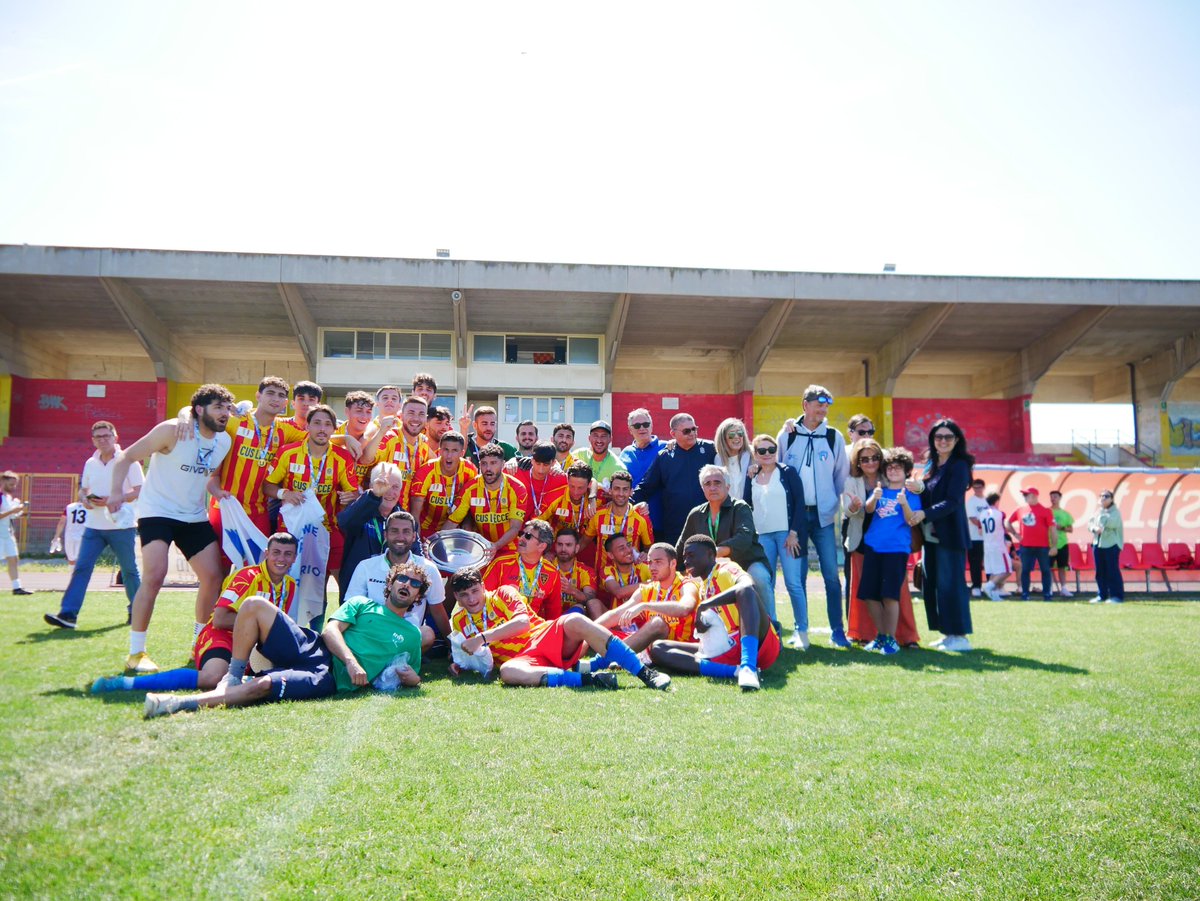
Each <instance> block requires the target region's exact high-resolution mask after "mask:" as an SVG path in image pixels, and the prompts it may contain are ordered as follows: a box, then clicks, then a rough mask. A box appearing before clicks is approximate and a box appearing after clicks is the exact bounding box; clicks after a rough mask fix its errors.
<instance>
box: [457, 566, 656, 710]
mask: <svg viewBox="0 0 1200 901" xmlns="http://www.w3.org/2000/svg"><path fill="white" fill-rule="evenodd" d="M450 590H451V591H452V592H454V599H455V600H456V601H457V602H458V609H457V610H455V611H454V616H453V617H452V618H451V626H452V628H453V629H454V632H453V633H452V634H451V644H452V645H455V646H456V647H457V648H459V649H461V652H462V653H463V654H465V655H467V656H473V655H476V654H478V652H479V651H480V649H481V648H483V647H484V646H485V645H486V646H488V647H490V648H491V652H492V657H493V660H494V661H495V662H498V663H499V664H500V681H501V682H503V683H505V684H506V685H530V686H532V685H548V686H552V687H556V686H580V685H595V686H597V687H598V688H616V687H617V677H616V676H615V675H614V674H612V673H608V672H587V673H580V672H578V671H574V670H572V667H574V666H575V664H577V663H578V662H579V658H580V657H582V656H583V653H584V651H585V650H586V649H587V648H589V647H590V648H591V649H592V650H593V651H594V652H595V653H597V654H601V655H603V658H604V659H605V660H607V661H609V662H611V663H615V664H617V665H618V666H620V667H622V668H623V669H625V670H628V671H629V672H631V673H633V675H635V676H637V677H638V678H639V679H641V680H642V682H643V683H644V684H645V685H646V686H647V687H648V688H658V689H667V688H669V687H670V685H671V679H670V677H668V676H665V675H663V674H662V673H660V672H658V670H656V669H654V668H653V667H650V666H646V665H644V664H643V663H642V661H641V660H639V659H638V656H637V654H636V653H634V652H633V651H632V650H631V649H630V648H629V645H627V644H625V642H623V641H621V639H619V638H617V637H616V636H615V635H613V634H612V632H610V631H609V630H608V629H606V628H604V627H603V626H600V625H597V624H596V623H594V622H592V621H591V620H590V619H588V618H587V617H586V616H584V615H583V614H582V613H567V614H565V615H563V616H560V617H559V618H558V619H554V620H549V621H547V620H544V619H542V618H541V617H540V616H538V615H537V614H536V613H533V612H531V611H530V610H529V608H528V607H527V606H526V604H525V602H524V599H523V598H522V597H521V595H520V594H519V593H518V592H517V591H516V589H514V588H513V587H512V586H510V585H502V586H500V588H499V589H498V590H496V591H488V590H487V589H486V588H484V585H483V576H482V575H480V572H479V570H478V569H476V568H475V567H466V568H464V569H460V570H459V571H458V572H456V573H455V574H454V575H453V576H452V577H451V578H450ZM456 659H457V655H456ZM606 665H607V664H606ZM596 669H599V667H596ZM450 671H451V673H453V674H454V675H458V674H459V673H460V672H461V669H460V667H459V665H458V663H453V664H451V666H450Z"/></svg>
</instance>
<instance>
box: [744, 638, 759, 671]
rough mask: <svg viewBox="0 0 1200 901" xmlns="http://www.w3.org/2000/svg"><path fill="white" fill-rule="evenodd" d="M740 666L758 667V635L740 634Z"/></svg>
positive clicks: (754, 668)
mask: <svg viewBox="0 0 1200 901" xmlns="http://www.w3.org/2000/svg"><path fill="white" fill-rule="evenodd" d="M742 666H748V667H750V669H753V670H756V669H758V636H757V635H742Z"/></svg>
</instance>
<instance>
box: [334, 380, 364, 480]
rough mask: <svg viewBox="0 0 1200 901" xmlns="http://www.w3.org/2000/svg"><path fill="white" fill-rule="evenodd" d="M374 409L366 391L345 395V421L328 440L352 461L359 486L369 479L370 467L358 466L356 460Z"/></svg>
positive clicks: (360, 451)
mask: <svg viewBox="0 0 1200 901" xmlns="http://www.w3.org/2000/svg"><path fill="white" fill-rule="evenodd" d="M374 407H375V402H374V401H373V400H372V399H371V395H370V394H368V393H367V392H366V391H351V392H350V393H349V394H347V395H346V421H345V422H343V423H342V424H341V425H339V426H338V427H337V429H336V430H334V433H333V437H331V438H330V439H329V443H330V444H332V445H333V446H334V447H340V448H342V449H343V450H344V451H345V452H346V453H347V454H349V456H350V457H351V459H353V460H354V463H355V469H354V472H355V474H356V475H357V476H358V484H360V485H366V484H367V483H368V482H369V481H370V479H371V468H372V467H370V466H360V465H359V464H358V458H359V455H360V454H361V453H362V447H363V438H364V435H365V434H366V431H367V426H368V425H370V423H371V411H372V410H373V409H374Z"/></svg>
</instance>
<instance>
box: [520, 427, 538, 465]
mask: <svg viewBox="0 0 1200 901" xmlns="http://www.w3.org/2000/svg"><path fill="white" fill-rule="evenodd" d="M537 443H538V427H537V426H536V425H534V422H533V420H532V419H523V420H521V421H520V422H518V423H517V456H518V457H531V456H533V448H534V446H535V445H536V444H537Z"/></svg>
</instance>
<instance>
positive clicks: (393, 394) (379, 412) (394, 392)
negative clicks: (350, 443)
mask: <svg viewBox="0 0 1200 901" xmlns="http://www.w3.org/2000/svg"><path fill="white" fill-rule="evenodd" d="M403 403H404V395H403V394H401V393H400V389H399V388H397V387H396V386H395V385H384V386H382V387H381V388H379V389H378V390H377V391H376V392H375V418H374V419H372V420H371V422H370V423H369V424H368V425H367V429H366V431H365V432H364V433H363V442H362V449H361V450H360V451H359V458H360V459H363V460H368V461H371V462H373V461H374V460H375V456H376V454H378V453H379V449H380V447H382V446H383V443H384V442H385V441H387V440H388V439H389V438H391V437H392V436H393V435H394V434H396V419H397V417H398V415H399V413H400V406H401V404H403Z"/></svg>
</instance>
